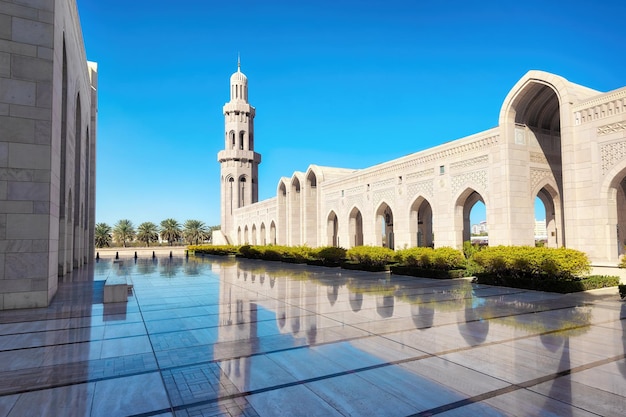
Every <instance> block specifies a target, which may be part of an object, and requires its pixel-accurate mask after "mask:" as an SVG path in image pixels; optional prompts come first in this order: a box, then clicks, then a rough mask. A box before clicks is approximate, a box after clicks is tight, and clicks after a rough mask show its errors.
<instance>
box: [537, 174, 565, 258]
mask: <svg viewBox="0 0 626 417" xmlns="http://www.w3.org/2000/svg"><path fill="white" fill-rule="evenodd" d="M536 199H538V200H540V201H541V204H540V205H543V207H544V210H545V212H544V213H541V214H543V216H542V217H543V219H535V220H536V221H537V220H539V222H537V223H536V225H535V229H536V230H537V232H541V233H543V232H544V229H543V224H542V223H541V221H542V220H543V222H545V245H546V246H547V247H549V248H558V247H560V246H563V245H562V243H561V242H562V241H563V239H562V237H561V236H562V233H563V228H562V227H561V224H562V221H561V220H560V219H562V217H563V214H562V210H561V199H560V198H559V195H558V193H557V191H556V189H554V187H552V186H550V185H545V186H543V187H542V188H541V189H540V190H539V191H538V192H537V197H536ZM535 206H537V203H535ZM535 217H537V216H535ZM535 235H536V237H535V239H538V238H540V237H541V234H538V233H535Z"/></svg>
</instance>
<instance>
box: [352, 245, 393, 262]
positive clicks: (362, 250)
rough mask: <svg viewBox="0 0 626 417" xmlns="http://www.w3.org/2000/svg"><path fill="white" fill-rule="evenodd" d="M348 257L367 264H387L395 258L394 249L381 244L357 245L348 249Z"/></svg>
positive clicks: (353, 260)
mask: <svg viewBox="0 0 626 417" xmlns="http://www.w3.org/2000/svg"><path fill="white" fill-rule="evenodd" d="M346 258H348V259H349V260H350V261H352V262H356V263H358V264H363V265H365V266H376V267H380V266H385V265H387V264H388V263H389V262H390V261H391V260H393V258H394V251H393V250H391V249H389V248H383V247H380V246H355V247H353V248H350V249H348V251H347V252H346Z"/></svg>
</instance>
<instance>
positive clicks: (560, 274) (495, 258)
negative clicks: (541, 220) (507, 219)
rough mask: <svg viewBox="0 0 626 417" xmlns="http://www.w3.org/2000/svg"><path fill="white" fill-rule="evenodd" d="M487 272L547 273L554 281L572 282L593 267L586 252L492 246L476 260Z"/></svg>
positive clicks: (511, 273)
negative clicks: (571, 280) (557, 279)
mask: <svg viewBox="0 0 626 417" xmlns="http://www.w3.org/2000/svg"><path fill="white" fill-rule="evenodd" d="M472 260H473V261H474V262H476V264H478V265H479V266H480V267H481V268H483V269H484V272H485V273H488V274H495V275H498V276H503V275H507V276H513V277H520V276H529V275H541V274H546V275H547V276H548V277H551V278H559V279H571V278H573V277H577V276H581V275H585V274H587V273H589V271H590V269H591V264H590V262H589V258H588V257H587V255H586V254H585V253H583V252H580V251H577V250H574V249H567V248H558V249H554V248H545V247H532V246H490V247H487V248H485V249H483V250H481V251H479V252H476V253H475V254H474V256H473V258H472Z"/></svg>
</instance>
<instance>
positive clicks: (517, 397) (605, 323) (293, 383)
mask: <svg viewBox="0 0 626 417" xmlns="http://www.w3.org/2000/svg"><path fill="white" fill-rule="evenodd" d="M111 274H116V275H123V276H126V277H127V278H128V279H129V280H131V281H132V283H133V285H134V290H133V294H132V295H131V296H129V300H128V302H127V303H119V304H103V297H102V293H103V283H104V280H105V279H106V278H107V277H108V276H110V275H111ZM625 306H626V304H624V303H623V302H621V301H620V300H619V296H618V295H617V291H616V290H615V289H609V290H601V291H595V292H593V293H586V294H572V295H560V294H550V293H543V292H533V291H524V290H519V289H510V288H499V287H489V286H482V285H476V284H472V283H471V282H470V281H468V280H465V279H458V280H434V279H420V278H413V277H404V276H399V275H389V274H387V273H368V272H360V271H346V270H342V269H338V268H324V267H310V266H303V265H290V264H284V263H279V262H263V261H251V260H236V259H234V258H216V257H206V258H194V257H191V258H189V259H185V258H162V259H158V258H157V259H141V258H140V259H137V260H135V259H126V260H123V261H122V262H117V263H113V262H112V261H111V260H105V259H102V260H100V261H99V262H98V263H96V264H94V265H91V266H90V267H86V268H83V269H81V270H78V271H75V272H73V273H72V274H71V275H68V276H67V277H65V278H64V279H62V280H61V282H60V284H59V292H58V294H57V295H56V297H55V299H54V300H53V302H52V304H51V306H50V307H49V308H45V309H33V310H19V311H4V312H2V313H1V314H0V376H1V377H0V417H2V416H11V417H15V416H35V415H50V416H101V415H102V416H107V417H111V416H216V415H225V416H256V415H261V416H274V415H285V416H296V415H306V416H311V415H323V416H329V415H330V416H332V415H336V416H345V415H372V416H384V415H389V416H410V415H418V416H419V415H422V416H426V415H440V416H467V415H494V416H496V415H497V416H544V415H545V416H552V415H559V416H597V415H602V416H608V415H625V414H626V398H625V397H626V383H625V378H626V360H625V356H624V354H625V351H626V324H624V323H625V320H624V319H625V317H626V307H625Z"/></svg>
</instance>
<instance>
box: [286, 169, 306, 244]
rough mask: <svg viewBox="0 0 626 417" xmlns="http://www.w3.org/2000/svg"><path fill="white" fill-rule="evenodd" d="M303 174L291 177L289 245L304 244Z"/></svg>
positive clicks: (295, 174)
mask: <svg viewBox="0 0 626 417" xmlns="http://www.w3.org/2000/svg"><path fill="white" fill-rule="evenodd" d="M302 179H303V178H302V173H299V172H296V173H294V174H293V177H291V185H290V187H289V226H288V228H289V231H290V235H289V244H290V245H292V246H297V245H300V244H302V182H303V181H302Z"/></svg>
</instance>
